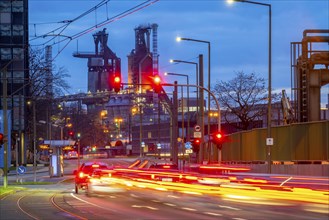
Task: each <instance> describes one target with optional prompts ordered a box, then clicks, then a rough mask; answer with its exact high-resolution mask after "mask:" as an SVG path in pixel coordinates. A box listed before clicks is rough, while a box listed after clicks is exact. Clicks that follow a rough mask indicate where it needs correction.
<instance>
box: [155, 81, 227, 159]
mask: <svg viewBox="0 0 329 220" xmlns="http://www.w3.org/2000/svg"><path fill="white" fill-rule="evenodd" d="M161 85H162V86H175V87H176V86H186V87H196V88H198V89H201V90H205V91H206V92H208V93H209V95H211V96H212V97H213V99H214V100H215V103H216V105H217V109H218V127H217V131H219V132H220V131H221V113H220V105H219V103H218V100H217V99H216V97H215V95H214V94H213V93H212V92H211V91H210V90H209V89H207V88H205V87H203V86H199V85H189V84H169V83H164V84H161ZM202 117H203V115H202ZM201 129H202V130H204V127H202V128H201ZM202 137H203V136H202ZM209 137H210V134H208V138H209ZM203 138H204V137H203ZM203 142H204V141H203V140H202V143H203ZM200 150H201V149H200ZM201 160H203V157H202V158H201ZM219 160H221V150H220V151H219Z"/></svg>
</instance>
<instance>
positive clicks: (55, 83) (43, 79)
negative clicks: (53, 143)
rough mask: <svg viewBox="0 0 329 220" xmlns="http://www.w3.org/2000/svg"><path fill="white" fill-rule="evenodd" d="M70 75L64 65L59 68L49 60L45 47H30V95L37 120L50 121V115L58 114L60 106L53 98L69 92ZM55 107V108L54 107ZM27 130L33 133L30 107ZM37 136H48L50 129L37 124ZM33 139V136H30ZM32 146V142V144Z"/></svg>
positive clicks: (30, 109)
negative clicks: (40, 127)
mask: <svg viewBox="0 0 329 220" xmlns="http://www.w3.org/2000/svg"><path fill="white" fill-rule="evenodd" d="M69 76H70V75H69V74H68V72H67V70H66V69H65V68H64V67H59V68H57V67H56V66H55V65H52V62H47V60H46V58H45V52H44V50H43V49H38V48H35V49H33V48H30V51H29V96H30V97H31V99H32V101H33V102H35V107H36V121H37V122H38V121H48V119H49V120H50V116H51V115H53V114H57V112H58V108H57V106H55V105H53V104H54V103H53V98H56V97H60V96H62V95H64V94H65V93H67V91H68V89H69V88H70V86H69V85H68V83H67V81H66V78H68V77H69ZM53 107H54V108H53ZM28 110H29V111H28V116H27V117H29V119H28V120H27V122H28V125H27V131H28V134H29V135H30V136H31V135H32V133H33V132H32V128H33V120H32V117H33V109H32V106H30V107H29V108H28ZM37 126H38V129H37V138H39V137H43V138H45V137H46V136H47V134H46V133H47V131H48V129H39V126H41V125H39V124H37ZM43 126H46V125H43ZM30 140H32V137H30ZM31 146H32V144H31Z"/></svg>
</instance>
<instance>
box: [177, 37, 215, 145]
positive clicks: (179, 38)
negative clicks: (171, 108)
mask: <svg viewBox="0 0 329 220" xmlns="http://www.w3.org/2000/svg"><path fill="white" fill-rule="evenodd" d="M176 40H177V41H182V40H185V41H194V42H198V43H206V44H208V90H209V91H210V76H211V74H210V63H211V62H210V60H211V56H210V48H211V45H210V41H205V40H197V39H192V38H185V37H177V38H176ZM207 108H208V112H209V111H210V96H209V95H208V107H207ZM207 124H208V125H207V128H208V146H209V147H210V143H211V142H210V138H209V136H210V123H209V117H208V121H207ZM209 150H210V148H209Z"/></svg>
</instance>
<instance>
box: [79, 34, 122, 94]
mask: <svg viewBox="0 0 329 220" xmlns="http://www.w3.org/2000/svg"><path fill="white" fill-rule="evenodd" d="M105 31H106V28H104V29H103V30H102V31H98V32H97V33H95V34H93V37H94V43H95V52H94V53H82V52H76V53H74V54H73V56H74V57H79V58H88V92H91V93H95V92H98V91H106V90H108V91H111V90H112V89H113V85H112V82H113V80H112V79H113V78H114V76H116V75H118V76H120V77H121V60H120V58H118V57H117V56H116V54H115V53H114V52H113V51H112V50H111V49H110V48H109V47H108V46H107V42H108V34H107V33H106V32H105Z"/></svg>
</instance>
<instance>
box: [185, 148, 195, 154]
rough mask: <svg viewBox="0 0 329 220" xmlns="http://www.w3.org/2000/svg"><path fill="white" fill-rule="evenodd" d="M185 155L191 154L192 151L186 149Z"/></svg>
mask: <svg viewBox="0 0 329 220" xmlns="http://www.w3.org/2000/svg"><path fill="white" fill-rule="evenodd" d="M185 153H186V154H191V153H193V150H192V149H186V150H185Z"/></svg>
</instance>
